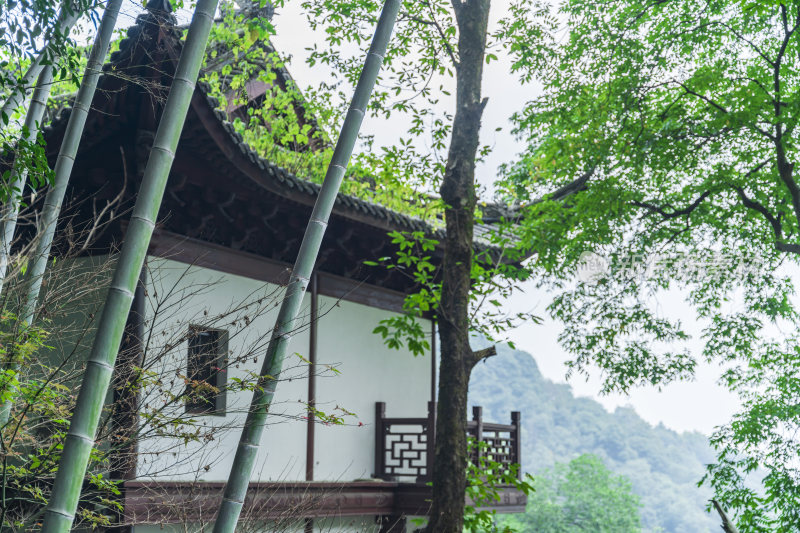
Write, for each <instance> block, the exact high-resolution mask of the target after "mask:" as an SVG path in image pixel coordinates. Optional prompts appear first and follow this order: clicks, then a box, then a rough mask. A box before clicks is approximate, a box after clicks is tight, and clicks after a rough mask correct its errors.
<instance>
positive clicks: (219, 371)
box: [185, 325, 228, 416]
mask: <svg viewBox="0 0 800 533" xmlns="http://www.w3.org/2000/svg"><path fill="white" fill-rule="evenodd" d="M204 333H211V334H214V335H215V338H214V340H213V344H214V347H215V348H214V350H213V351H214V355H213V357H208V353H205V354H203V353H200V352H196V351H195V352H194V353H193V346H192V341H193V339H195V338H197V337H198V336H199V335H201V334H204ZM186 343H187V346H186V378H187V380H197V378H195V377H193V376H192V373H193V371H194V373H195V375H196V374H198V373H199V372H200V367H201V366H210V367H211V369H210V376H209V379H208V380H205V379H204V380H203V381H206V382H207V383H210V384H211V385H212V386H214V387H216V388H217V389H218V392H217V393H215V394H213V397H211V395H209V398H208V401H203V402H200V401H199V399H195V401H192V398H191V396H190V392H191V391H190V386H189V384H188V383H187V385H186V393H187V397H186V402H185V411H186V413H187V414H193V415H205V416H225V415H226V411H225V409H226V407H227V382H228V373H227V368H228V331H227V330H224V329H218V328H209V327H206V326H199V325H190V326H189V335H188V338H187V340H186ZM201 346H202V345H201ZM193 356H200V357H206V359H205V360H203V361H202V363H203V364H202V365H201V364H198V365H196V366H195V367H194V370H193V367H192V358H193Z"/></svg>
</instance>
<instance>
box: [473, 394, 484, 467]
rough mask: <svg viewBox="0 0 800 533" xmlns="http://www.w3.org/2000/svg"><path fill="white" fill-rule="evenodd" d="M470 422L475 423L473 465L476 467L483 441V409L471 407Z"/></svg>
mask: <svg viewBox="0 0 800 533" xmlns="http://www.w3.org/2000/svg"><path fill="white" fill-rule="evenodd" d="M472 420H473V421H474V422H475V454H474V458H475V459H474V460H475V464H476V465H478V464H479V463H480V460H481V442H482V441H483V407H481V406H479V405H473V406H472Z"/></svg>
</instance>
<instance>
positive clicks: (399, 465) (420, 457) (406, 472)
mask: <svg viewBox="0 0 800 533" xmlns="http://www.w3.org/2000/svg"><path fill="white" fill-rule="evenodd" d="M435 430H436V404H434V403H433V402H428V416H426V417H425V418H390V417H387V416H386V404H385V403H383V402H376V403H375V473H374V477H376V478H378V479H383V480H385V481H394V482H398V483H414V484H423V485H424V484H426V483H428V482H429V481H431V475H432V472H433V457H434V453H433V444H434V440H435ZM520 435H521V428H520V413H519V411H512V412H511V423H510V424H496V423H492V422H484V420H483V408H482V407H473V408H472V420H470V421H468V422H467V436H468V437H470V438H472V439H473V440H474V441H475V442H477V443H484V444H485V445H484V446H476V447H475V448H474V449H473V457H472V460H473V462H475V463H477V461H478V454H481V453H482V454H484V455H485V457H486V458H487V459H489V460H490V461H493V462H496V463H499V464H501V465H508V466H510V465H512V464H520V462H521V447H520Z"/></svg>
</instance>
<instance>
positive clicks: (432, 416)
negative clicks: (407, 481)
mask: <svg viewBox="0 0 800 533" xmlns="http://www.w3.org/2000/svg"><path fill="white" fill-rule="evenodd" d="M426 443H427V445H428V446H427V450H426V451H425V477H424V479H423V481H430V480H432V479H433V457H434V455H435V454H436V402H428V431H427V436H426Z"/></svg>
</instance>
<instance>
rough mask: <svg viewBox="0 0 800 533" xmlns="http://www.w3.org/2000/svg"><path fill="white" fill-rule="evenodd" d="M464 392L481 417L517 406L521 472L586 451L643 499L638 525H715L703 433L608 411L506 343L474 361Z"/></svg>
mask: <svg viewBox="0 0 800 533" xmlns="http://www.w3.org/2000/svg"><path fill="white" fill-rule="evenodd" d="M469 396H470V398H469V399H470V404H471V405H482V406H483V408H484V418H485V419H486V420H491V421H497V422H501V421H505V420H506V419H507V418H508V417H509V412H510V411H522V424H523V437H522V438H523V440H522V447H523V465H522V466H523V469H524V470H525V471H527V472H530V473H532V474H534V475H535V474H536V472H539V471H541V470H542V469H544V468H548V467H550V466H552V465H553V464H554V463H556V462H568V461H570V460H571V459H574V458H575V457H577V456H578V455H581V454H583V453H592V454H595V455H598V456H600V457H601V458H602V459H603V460H604V462H605V463H606V465H607V466H608V467H609V468H610V469H611V470H613V471H615V472H617V473H619V474H624V475H625V476H627V477H628V479H630V480H631V483H632V484H633V489H634V492H636V493H637V494H638V495H639V497H640V499H641V503H642V504H643V507H642V511H641V516H642V523H643V525H644V531H646V532H648V533H709V532H715V533H716V532H717V531H719V524H718V522H717V521H716V520H715V519H714V518H713V517H712V516H711V515H709V514H707V513H706V512H705V505H706V503H707V502H708V500H709V498H710V497H711V493H710V491H709V490H708V489H707V488H705V487H703V488H698V487H697V482H698V481H699V480H700V478H701V477H702V475H703V472H704V465H705V464H707V463H709V462H711V461H712V460H713V459H714V455H713V452H712V451H711V449H710V447H709V445H708V441H707V438H706V437H705V436H704V435H702V434H700V433H695V432H692V433H677V432H675V431H672V430H670V429H667V428H666V427H664V426H663V425H658V426H655V427H654V426H652V425H650V424H648V423H647V422H645V421H644V420H642V419H641V418H640V417H639V415H637V414H636V412H635V411H634V410H633V409H630V408H617V410H616V411H614V412H613V413H609V412H608V411H606V410H605V409H604V408H603V406H602V405H600V404H599V403H598V402H596V401H594V400H591V399H589V398H576V397H575V396H573V394H572V390H571V388H570V387H569V385H563V384H556V383H553V382H552V381H550V380H548V379H546V378H544V377H543V376H542V374H541V373H540V372H539V368H538V367H537V366H536V362H535V361H534V359H533V357H532V356H531V355H530V354H529V353H527V352H523V351H519V350H512V349H510V348H508V347H507V346H498V355H497V356H496V357H492V358H491V359H489V360H488V361H486V363H482V364H479V365H478V366H477V367H476V368H475V370H474V371H473V374H472V380H471V382H470V395H469Z"/></svg>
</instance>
